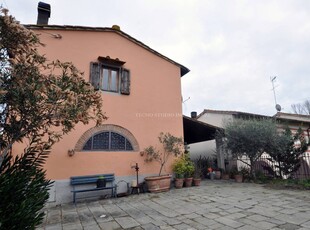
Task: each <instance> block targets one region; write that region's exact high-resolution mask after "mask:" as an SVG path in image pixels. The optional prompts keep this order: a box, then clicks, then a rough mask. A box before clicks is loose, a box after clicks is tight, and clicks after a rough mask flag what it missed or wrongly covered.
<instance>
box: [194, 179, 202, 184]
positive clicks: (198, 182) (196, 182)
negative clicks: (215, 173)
mask: <svg viewBox="0 0 310 230" xmlns="http://www.w3.org/2000/svg"><path fill="white" fill-rule="evenodd" d="M193 182H194V186H200V182H201V179H200V178H194V179H193Z"/></svg>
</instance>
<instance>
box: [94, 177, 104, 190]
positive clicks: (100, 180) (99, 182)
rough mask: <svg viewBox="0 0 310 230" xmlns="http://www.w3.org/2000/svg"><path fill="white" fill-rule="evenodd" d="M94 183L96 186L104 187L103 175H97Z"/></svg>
mask: <svg viewBox="0 0 310 230" xmlns="http://www.w3.org/2000/svg"><path fill="white" fill-rule="evenodd" d="M96 184H97V188H103V187H105V186H106V181H105V179H104V176H99V177H98V180H97V182H96Z"/></svg>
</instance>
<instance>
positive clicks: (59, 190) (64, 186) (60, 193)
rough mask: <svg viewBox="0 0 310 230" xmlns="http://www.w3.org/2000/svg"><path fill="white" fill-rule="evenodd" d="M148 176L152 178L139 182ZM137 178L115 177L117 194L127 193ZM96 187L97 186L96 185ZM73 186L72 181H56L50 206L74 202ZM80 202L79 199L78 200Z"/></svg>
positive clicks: (108, 192) (86, 195)
mask: <svg viewBox="0 0 310 230" xmlns="http://www.w3.org/2000/svg"><path fill="white" fill-rule="evenodd" d="M146 176H151V175H139V182H140V183H141V182H143V181H144V178H145V177H146ZM136 179H137V177H136V176H135V175H132V176H117V177H115V184H117V193H118V194H120V193H126V192H127V183H129V187H130V186H131V182H132V181H133V180H136ZM94 186H95V185H94ZM72 189H73V188H72V186H71V185H70V179H67V180H56V181H54V183H53V186H52V187H51V189H50V190H49V194H50V197H49V200H48V206H54V205H58V204H64V203H70V202H72V200H73V198H72V192H71V191H72ZM105 194H106V195H110V194H111V191H110V190H107V191H98V192H90V193H87V192H85V193H79V194H78V195H77V197H78V198H81V200H83V198H86V197H89V196H94V198H95V197H96V195H98V197H100V196H103V195H105ZM78 200H79V199H78Z"/></svg>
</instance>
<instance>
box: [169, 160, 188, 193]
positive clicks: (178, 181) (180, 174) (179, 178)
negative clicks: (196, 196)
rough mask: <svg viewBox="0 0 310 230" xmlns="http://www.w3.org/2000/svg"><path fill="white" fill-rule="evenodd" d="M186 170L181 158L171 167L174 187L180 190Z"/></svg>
mask: <svg viewBox="0 0 310 230" xmlns="http://www.w3.org/2000/svg"><path fill="white" fill-rule="evenodd" d="M185 170H186V164H185V160H184V158H183V157H180V158H178V159H176V160H175V161H174V163H173V165H172V171H173V172H174V174H175V187H176V188H182V187H183V183H184V174H185Z"/></svg>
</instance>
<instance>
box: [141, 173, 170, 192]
mask: <svg viewBox="0 0 310 230" xmlns="http://www.w3.org/2000/svg"><path fill="white" fill-rule="evenodd" d="M144 180H145V182H146V184H147V188H148V190H149V192H154V193H155V192H165V191H168V190H169V189H170V184H171V175H164V176H150V177H145V178H144Z"/></svg>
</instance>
